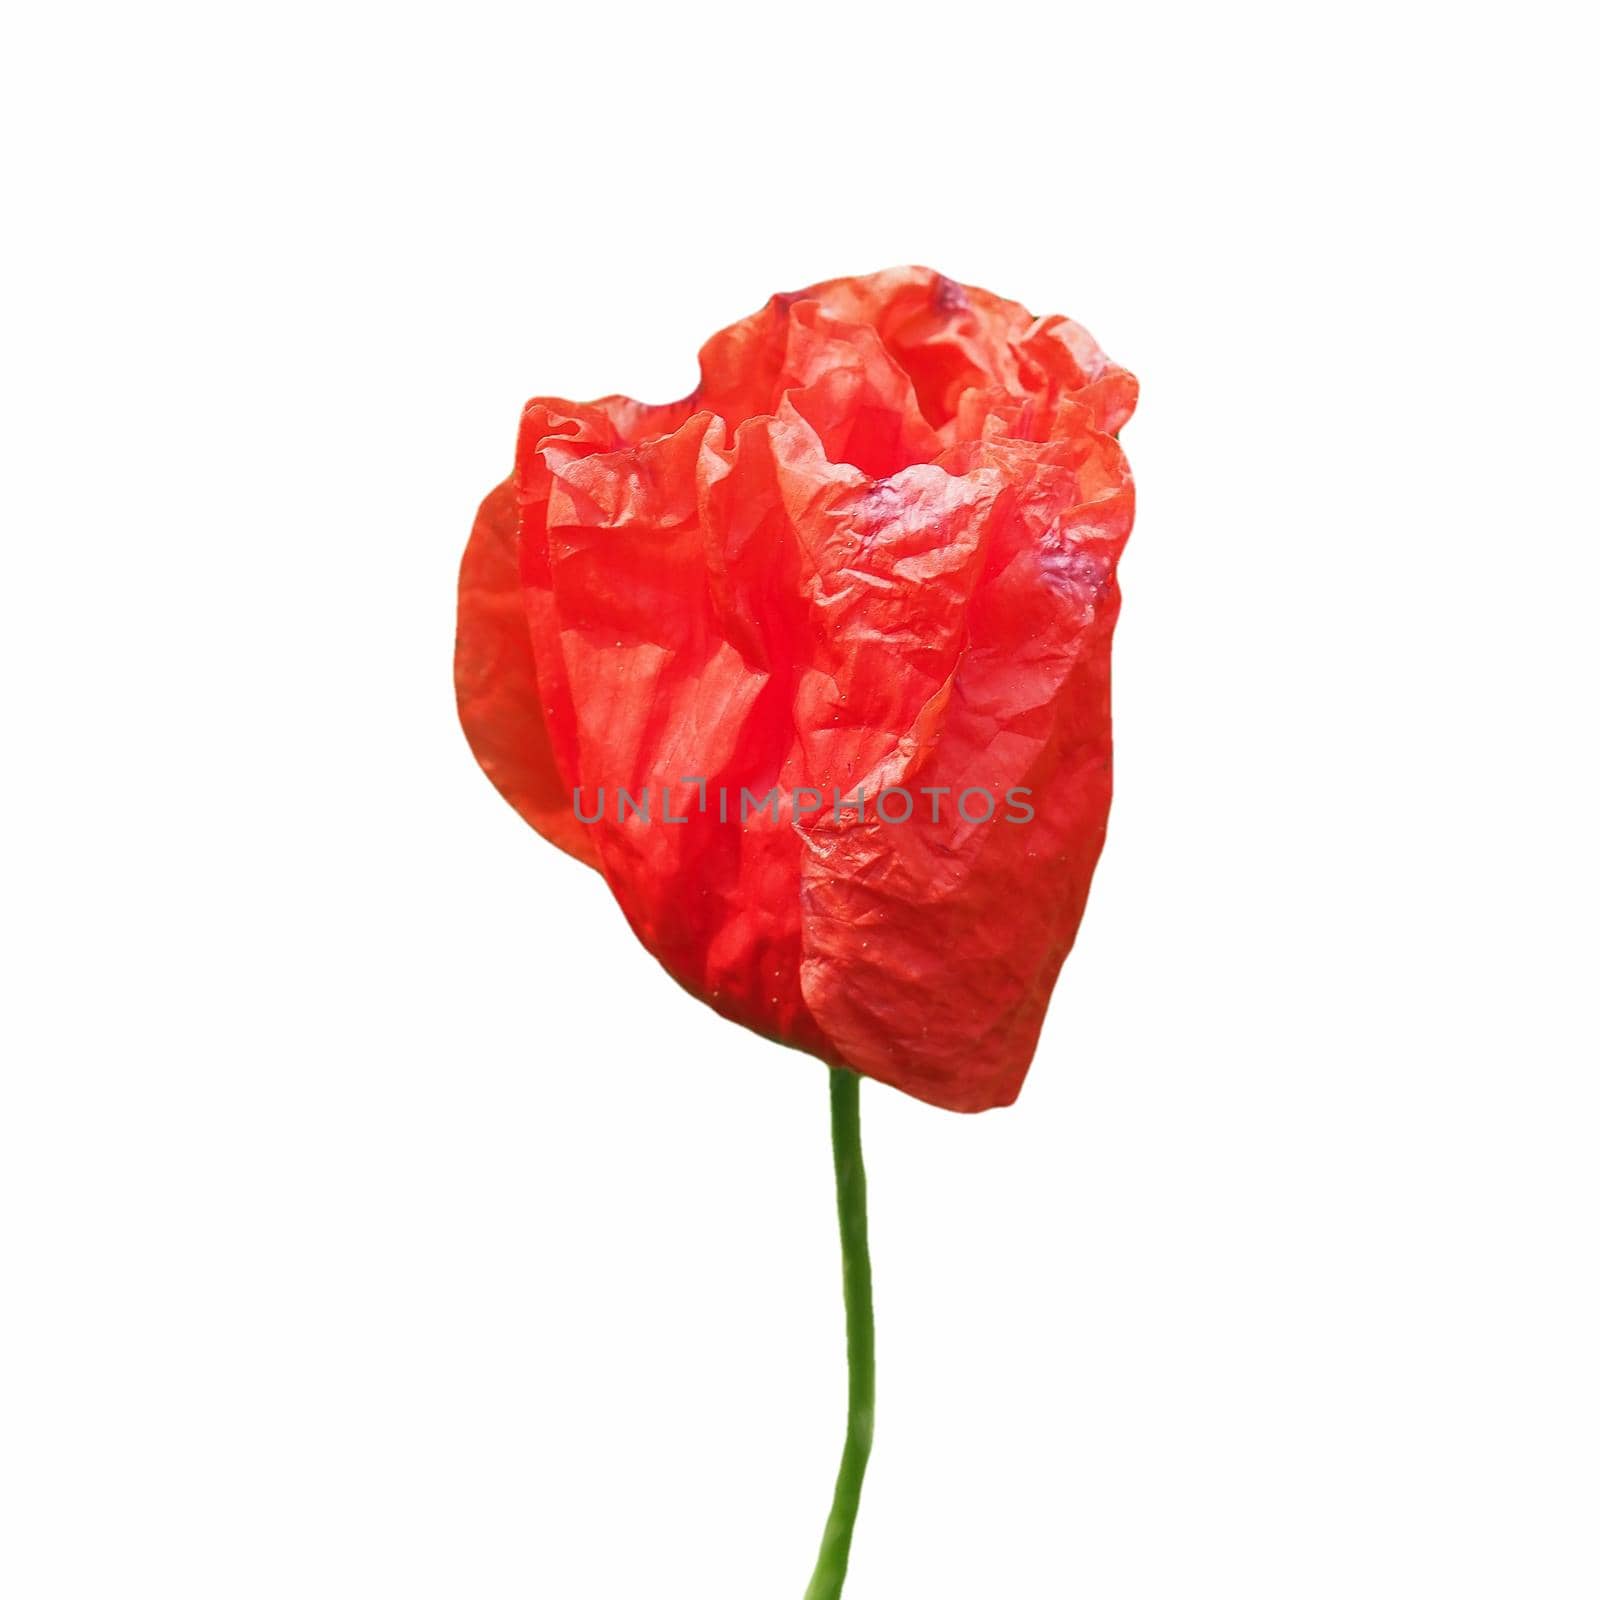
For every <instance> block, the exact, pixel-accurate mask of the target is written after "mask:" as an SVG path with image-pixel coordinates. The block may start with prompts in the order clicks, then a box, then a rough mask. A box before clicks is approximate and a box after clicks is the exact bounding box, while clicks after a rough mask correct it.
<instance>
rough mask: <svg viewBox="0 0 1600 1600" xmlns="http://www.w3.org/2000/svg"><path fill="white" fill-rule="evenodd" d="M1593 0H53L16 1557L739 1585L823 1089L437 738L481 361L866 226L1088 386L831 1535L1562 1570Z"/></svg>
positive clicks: (927, 1599)
mask: <svg viewBox="0 0 1600 1600" xmlns="http://www.w3.org/2000/svg"><path fill="white" fill-rule="evenodd" d="M1576 20H1577V12H1576V8H1561V7H1556V6H1552V5H1540V4H1533V5H1521V6H1517V7H1505V8H1491V7H1476V6H1466V7H1460V6H1450V7H1447V6H1442V5H1441V6H1437V7H1433V6H1421V5H1416V4H1412V5H1399V6H1383V7H1363V6H1341V7H1336V8H1330V9H1327V10H1326V11H1310V10H1306V9H1303V8H1296V7H1284V6H1266V5H1262V6H1247V7H1239V6H1224V7H1221V8H1220V9H1219V8H1216V7H1189V8H1178V7H1172V8H1170V9H1169V8H1159V7H1158V8H1149V7H1141V6H1130V5H1121V4H1118V5H1112V4H1103V5H1099V6H1095V7H1092V8H1069V9H1059V10H1058V9H1053V8H1041V9H1038V10H1031V9H1024V8H1021V7H1009V6H1006V5H999V4H991V5H986V6H982V7H962V8H959V9H950V10H939V9H933V8H925V7H912V6H903V7H896V8H894V9H893V10H892V11H890V10H884V9H874V8H872V7H869V6H864V5H860V4H854V5H849V6H842V7H828V6H808V7H805V8H801V9H799V10H796V9H795V8H792V7H785V8H781V9H772V10H766V9H762V8H759V7H749V6H740V7H734V6H729V7H727V8H725V9H718V10H712V9H710V8H704V7H688V8H682V7H677V6H663V7H657V8H654V9H652V10H650V11H648V12H640V13H632V12H629V11H628V10H627V9H625V8H618V7H615V6H612V7H604V8H600V7H580V6H576V5H574V6H566V7H562V8H560V9H559V10H554V11H550V12H548V13H544V14H541V12H540V9H539V8H538V7H536V6H529V5H524V6H519V7H505V8H503V9H494V8H478V7H470V6H469V7H454V8H435V9H434V10H432V11H428V12H425V11H422V10H419V9H416V8H408V7H404V6H400V7H395V6H388V7H381V8H380V7H370V8H366V7H353V6H348V5H333V6H331V7H330V6H319V7H303V6H294V5H290V6H287V7H284V6H272V7H256V8H235V7H217V6H205V7H202V6H198V5H196V6H191V7H173V6H170V5H166V6H164V5H157V6H154V7H151V6H136V7H126V8H112V7H110V6H80V7H71V6H68V7H64V8H62V7H34V8H31V9H30V10H29V11H27V12H26V13H24V14H23V15H21V16H20V17H19V18H18V19H17V20H15V21H14V22H13V23H12V24H11V39H10V43H9V44H8V46H7V49H6V52H5V55H6V61H5V66H4V68H3V72H4V78H5V82H4V85H3V86H0V87H3V90H4V92H3V94H0V107H3V110H0V115H3V117H4V118H5V121H6V124H7V127H6V130H5V148H6V152H7V154H6V163H7V168H8V175H7V180H6V196H7V198H6V202H5V204H6V210H7V212H8V213H9V216H10V220H11V222H12V223H13V227H12V228H11V230H10V231H11V243H10V245H9V247H8V254H7V258H6V261H5V266H4V271H5V273H6V275H7V277H8V279H9V280H10V281H9V286H8V288H7V289H6V292H5V296H4V317H5V324H6V328H5V350H6V355H5V362H4V364H5V367H6V369H7V370H6V376H5V385H6V398H5V402H4V403H5V415H4V419H3V425H4V436H5V441H6V455H7V458H8V466H7V469H6V489H5V494H6V514H5V533H6V546H5V559H6V566H7V569H8V573H7V578H6V581H5V584H4V594H3V600H0V605H3V608H4V610H3V617H0V650H3V651H4V658H5V659H4V683H5V691H6V707H7V709H6V712H5V716H6V740H5V746H6V753H7V755H8V757H9V758H10V759H9V760H8V761H7V766H8V768H9V776H8V777H7V779H6V783H5V791H4V803H5V806H6V811H7V821H6V827H5V849H6V856H7V860H6V865H5V869H4V915H5V920H6V923H7V928H8V936H9V939H10V941H11V942H10V954H9V956H8V958H7V962H6V969H5V976H6V987H7V989H8V991H9V992H10V995H11V998H10V1000H9V1002H8V1004H7V1007H6V1013H5V1029H6V1032H7V1034H8V1035H9V1036H10V1038H9V1044H8V1047H7V1050H6V1060H5V1066H4V1074H5V1076H4V1091H3V1094H4V1100H3V1105H0V1239H3V1244H0V1295H3V1297H4V1312H3V1317H0V1346H3V1351H0V1474H3V1483H0V1592H4V1593H5V1594H6V1595H7V1596H8V1600H46V1597H58V1596H61V1597H72V1600H122V1597H124V1596H144V1595H151V1596H161V1597H163V1600H191V1597H193V1600H201V1597H204V1600H219V1597H220V1600H247V1597H257V1596H259V1597H270V1600H284V1597H288V1596H294V1597H296V1600H363V1597H369V1596H370V1597H373V1600H380V1597H381V1600H413V1597H415V1600H446V1597H448V1600H458V1597H470V1600H502V1597H504V1600H509V1597H527V1596H536V1597H541V1600H542V1597H550V1600H588V1597H591V1596H593V1597H601V1600H639V1597H644V1596H651V1597H655V1596H665V1597H679V1596H682V1597H685V1600H766V1597H768V1596H772V1597H783V1596H791V1597H792V1596H798V1594H799V1593H800V1591H801V1589H802V1588H803V1586H804V1581H805V1575H806V1574H807V1572H808V1571H809V1569H810V1563H811V1560H812V1556H813V1554H814V1549H815V1542H816V1539H817V1536H818V1534H819V1532H820V1529H821V1523H822V1517H823V1513H824V1510H825V1507H826V1503H827V1499H828V1495H829V1492H830V1489H831V1483H832V1474H833V1468H834V1463H835V1456H836V1451H837V1448H838V1444H839V1440H840V1437H841V1434H842V1423H843V1360H842V1326H841V1313H840V1307H839V1298H838V1287H837V1277H836V1273H837V1266H836V1257H835V1236H834V1231H833V1218H832V1215H831V1207H832V1195H831V1171H830V1166H829V1157H828V1150H827V1117H826V1099H827V1096H826V1086H825V1080H824V1076H823V1073H822V1071H821V1069H820V1068H819V1067H818V1066H817V1065H816V1064H815V1063H814V1062H812V1061H810V1060H809V1059H808V1058H806V1057H802V1056H799V1055H795V1054H792V1053H789V1052H786V1051H784V1050H782V1049H779V1048H777V1047H775V1046H772V1045H769V1044H766V1043H764V1042H762V1041H760V1040H758V1039H756V1038H754V1037H753V1036H749V1035H746V1034H744V1033H742V1032H741V1031H740V1030H738V1029H736V1028H734V1027H732V1026H730V1025H728V1024H726V1023H724V1022H722V1021H720V1020H718V1019H717V1018H715V1017H714V1016H713V1015H712V1014H711V1013H710V1012H708V1011H706V1010H704V1009H703V1008H701V1007H699V1006H697V1005H696V1004H695V1003H694V1002H693V1001H692V1000H690V999H689V998H688V997H687V996H686V995H684V994H683V993H682V992H681V991H679V990H678V989H677V988H676V987H675V986H674V985H673V984H672V983H671V982H670V981H669V980H668V979H667V978H666V977H665V976H664V975H663V974H662V973H661V972H660V970H659V969H658V968H657V967H656V966H655V965H654V963H653V962H652V961H651V959H650V958H649V957H648V956H647V955H646V954H645V953H644V952H643V951H642V950H641V949H640V948H638V947H637V946H636V945H635V944H634V942H633V941H632V939H631V937H630V935H629V934H628V932H627V930H626V928H625V926H624V924H623V921H622V918H621V915H620V913H619V912H618V911H617V910H616V909H615V907H614V906H613V904H612V903H611V901H610V899H609V896H608V895H607V893H606V891H605V889H604V886H603V885H602V883H601V882H600V880H599V879H598V878H597V877H595V876H593V875H592V874H590V873H588V872H587V871H586V870H585V869H583V868H581V867H579V866H577V865H576V864H575V863H573V862H572V861H570V860H568V859H566V858H565V857H563V856H561V855H559V854H558V853H557V852H556V851H554V850H553V849H551V848H550V847H548V846H547V845H545V844H544V843H543V842H542V841H540V840H539V839H538V838H537V837H536V836H535V835H534V834H532V833H531V832H530V831H529V830H528V829H526V828H525V827H524V826H523V825H522V824H521V823H520V822H519V821H518V819H517V818H516V817H515V815H514V814H513V813H512V812H511V811H510V810H509V809H508V808H507V807H506V806H505V805H504V804H503V803H502V802H501V801H500V799H499V798H498V797H497V796H496V795H495V793H494V792H493V790H492V789H491V788H490V786H489V785H488V783H487V782H485V780H484V779H483V778H482V776H481V775H480V773H479V772H478V770H477V768H476V767H475V766H474V764H473V762H472V760H471V758H470V756H469V755H468V752H467V750H466V747H465V744H464V742H463V740H462V738H461V736H460V734H459V731H458V729H457V727H456V723H455V716H454V705H453V699H452V689H451V678H450V655H451V640H452V630H453V626H454V581H455V568H456V563H457V561H458V559H459V555H460V550H461V547H462V544H463V543H464V540H465V537H466V532H467V528H468V525H469V522H470V520H471V516H472V513H473V510H474V507H475V505H476V502H477V500H478V498H479V496H480V495H481V494H482V493H483V492H485V491H486V490H487V489H488V488H489V487H490V486H491V485H492V484H493V483H494V482H495V481H496V480H497V479H498V478H499V477H501V476H502V475H503V474H504V472H505V471H506V469H507V468H508V466H509V462H510V456H511V447H512V442H513V437H514V432H515V425H516V420H517V413H518V408H519V406H520V404H521V402H522V401H523V400H524V399H525V398H526V397H527V396H528V395H530V394H532V393H536V392H539V393H549V392H555V393H566V394H570V395H573V396H575V397H579V398H587V397H590V396H593V395H596V394H600V393H604V392H608V391H612V390H624V391H627V392H631V393H634V394H636V395H639V396H641V397H643V398H648V399H653V400H660V399H667V398H670V397H672V396H674V395H676V394H679V393H682V392H683V391H685V390H686V389H688V388H689V387H690V386H691V385H692V383H693V381H694V376H695V369H694V353H695V350H696V348H697V346H698V344H699V342H700V340H701V339H702V338H703V337H704V336H705V335H707V334H708V333H710V332H711V331H712V330H713V329H715V328H717V327H719V326H721V325H722V324H724V323H725V322H728V321H731V320H732V319H733V318H735V317H737V316H739V315H742V314H744V313H745V312H747V311H750V310H753V309H754V308H755V307H756V306H758V305H759V304H760V303H761V301H762V300H764V299H765V297H766V296H767V295H768V294H769V293H770V292H772V291H774V290H776V289H788V288H795V287H798V286H800V285H802V284H805V283H807V282H810V281H812V280H814V279H817V278H820V277H824V276H829V275H833V274H837V273H843V272H854V271H866V270H871V269H874V268H877V267H880V266H887V265H891V264H896V263H900V262H906V261H916V262H923V263H927V264H931V265H934V266H937V267H938V268H940V269H941V270H943V271H944V272H946V273H948V274H950V275H951V276H953V277H956V278H959V279H963V280H966V281H968V282H975V283H979V284H982V285H984V286H986V287H988V288H992V289H994V290H996V291H998V292H1000V293H1002V294H1005V295H1008V296H1012V297H1014V298H1017V299H1020V300H1022V301H1024V302H1025V303H1026V304H1028V305H1029V306H1031V307H1032V308H1033V309H1034V310H1035V311H1038V312H1051V311H1063V312H1066V313H1068V314H1069V315H1072V316H1074V317H1077V318H1078V319H1080V320H1081V321H1083V322H1084V323H1086V324H1087V325H1088V326H1089V327H1090V329H1091V330H1092V331H1093V332H1094V333H1095V334H1096V336H1097V337H1098V338H1099V339H1100V340H1101V342H1102V343H1103V344H1104V345H1105V346H1106V348H1107V349H1108V350H1109V351H1110V353H1111V354H1112V355H1113V356H1114V357H1115V358H1116V359H1117V360H1119V361H1121V362H1122V363H1124V364H1125V365H1127V366H1129V367H1130V368H1132V369H1133V370H1134V371H1135V372H1137V373H1138V374H1139V376H1140V378H1141V379H1142V380H1143V383H1144V399H1143V402H1142V405H1141V408H1140V412H1139V414H1138V416H1137V417H1136V419H1135V420H1134V422H1133V423H1132V425H1131V426H1130V427H1129V428H1128V429H1127V430H1126V432H1125V433H1124V436H1123V439H1124V443H1125V445H1126V447H1127V449H1128V452H1129V455H1130V457H1131V459H1132V462H1133V465H1134V470H1135V473H1136V475H1137V477H1138V482H1139V490H1140V507H1139V519H1138V524H1137V527H1136V530H1135V534H1134V538H1133V542H1132V544H1131V546H1130V548H1129V553H1128V556H1127V560H1126V563H1125V566H1124V571H1123V577H1124V586H1125V595H1126V600H1125V610H1124V620H1123V623H1122V627H1121V631H1120V633H1119V635H1118V639H1117V683H1116V711H1117V739H1118V751H1117V759H1118V797H1117V801H1116V805H1115V808H1114V812H1113V816H1112V826H1111V835H1110V841H1109V845H1108V848H1107V850H1106V853H1105V857H1104V860H1103V864H1102V866H1101V869H1100V875H1099V878H1098V880H1097V882H1096V885H1095V890H1094V894H1093V896H1092V898H1091V902H1090V907H1089V914H1088V917H1087V919H1086V921H1085V924H1084V928H1083V932H1082V936H1081V939H1080V942H1079V946H1078V949H1077V951H1076V952H1075V953H1074V954H1073V956H1072V958H1071V960H1070V962H1069V963H1068V966H1067V968H1066V971H1065V973H1064V975H1063V979H1062V982H1061V985H1060V987H1059V989H1058V991H1057V996H1056V1000H1055V1004H1054V1007H1053V1010H1052V1013H1051V1016H1050V1019H1049V1022H1048V1024H1047V1027H1046V1030H1045V1034H1044V1038H1043V1042H1042V1045H1041V1047H1040V1051H1039V1055H1038V1058H1037V1060H1036V1062H1035V1065H1034V1069H1033V1073H1032V1076H1031V1078H1030V1080H1029V1083H1028V1085H1027V1088H1026V1089H1025V1091H1024V1094H1023V1097H1022V1100H1021V1102H1020V1103H1019V1105H1018V1106H1016V1107H1015V1108H1014V1109H1012V1110H1009V1111H1005V1112H998V1113H992V1114H989V1115H986V1116H982V1117H979V1118H962V1117H957V1116H952V1115H949V1114H945V1113H940V1112H937V1111H933V1110H931V1109H929V1108H927V1107H925V1106H922V1105H919V1104H916V1103H913V1102H912V1101H910V1100H908V1099H906V1098H903V1097H901V1096H898V1095H896V1094H895V1093H893V1092H891V1091H888V1090H882V1089H879V1088H876V1087H874V1086H868V1089H867V1092H866V1094H865V1097H864V1099H865V1109H864V1115H865V1122H866V1137H867V1142H868V1153H869V1165H870V1172H871V1181H872V1202H873V1229H874V1243H875V1247H876V1255H877V1270H878V1286H879V1302H878V1314H879V1338H880V1359H881V1384H880V1394H881V1399H880V1410H879V1435H878V1437H879V1445H878V1449H877V1453H876V1455H875V1457H874V1460H873V1463H872V1470H871V1474H870V1477H869V1480H868V1486H867V1495H866V1502H865V1507H864V1510H863V1514H862V1520H861V1526H860V1533H859V1538H858V1544H857V1558H856V1565H855V1569H854V1573H853V1577H852V1581H851V1585H850V1589H849V1595H850V1600H1057V1597H1061V1600H1068V1597H1070V1600H1188V1597H1190V1596H1211V1595H1216V1596H1225V1597H1227V1600H1285V1597H1288V1600H1315V1597H1323V1596H1327V1597H1337V1600H1348V1597H1352V1596H1361V1597H1363V1600H1416V1597H1432V1596H1439V1597H1448V1600H1467V1597H1484V1600H1489V1597H1493V1600H1501V1597H1504V1600H1524V1597H1530V1596H1531V1597H1537V1600H1579V1597H1582V1600H1592V1597H1593V1596H1594V1595H1595V1594H1596V1593H1597V1592H1600V1524H1597V1520H1596V1497H1597V1494H1600V1380H1597V1360H1596V1352H1597V1351H1600V1301H1597V1291H1596V1242H1597V1241H1596V1223H1597V1219H1600V1192H1597V1191H1600V1180H1597V1172H1596V1138H1597V1133H1600V1128H1597V1122H1600V1116H1597V1113H1600V1087H1597V1081H1596V1076H1595V1068H1596V1050H1595V1036H1594V1026H1593V1024H1594V983H1595V976H1594V975H1595V958H1596V948H1595V938H1594V917H1595V909H1594V908H1595V895H1596V875H1595V865H1596V861H1595V850H1594V845H1593V833H1594V819H1595V816H1596V814H1597V810H1600V808H1597V805H1596V800H1597V796H1596V793H1595V783H1594V771H1593V764H1592V763H1593V743H1594V718H1593V689H1594V678H1593V666H1594V663H1593V658H1592V651H1591V643H1592V634H1593V629H1594V610H1595V579H1596V556H1595V538H1596V518H1595V489H1594V470H1593V460H1594V452H1595V437H1596V417H1595V407H1594V405H1593V391H1594V374H1595V371H1596V362H1597V350H1596V339H1595V333H1596V327H1595V315H1594V304H1595V297H1594V290H1593V284H1594V281H1595V276H1596V262H1595V260H1594V257H1593V254H1592V253H1591V252H1590V250H1589V247H1588V240H1587V239H1586V237H1585V234H1584V225H1585V224H1586V222H1587V220H1588V219H1589V216H1590V215H1591V214H1592V194H1593V191H1592V184H1591V180H1592V171H1591V170H1590V169H1589V167H1588V165H1587V160H1586V158H1583V157H1582V151H1583V147H1584V144H1585V142H1586V140H1588V139H1589V138H1592V135H1593V131H1594V130H1593V128H1592V126H1589V125H1587V124H1588V122H1589V119H1588V116H1587V107H1586V102H1588V101H1590V100H1591V98H1592V85H1591V83H1590V81H1589V79H1590V71H1589V66H1590V58H1589V57H1588V55H1587V53H1586V52H1585V51H1583V50H1580V48H1579V45H1578V40H1577V38H1576V37H1575V24H1576Z"/></svg>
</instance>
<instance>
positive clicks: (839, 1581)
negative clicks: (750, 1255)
mask: <svg viewBox="0 0 1600 1600" xmlns="http://www.w3.org/2000/svg"><path fill="white" fill-rule="evenodd" d="M829 1077H830V1079H831V1080H832V1081H831V1083H830V1086H829V1092H830V1095H831V1097H832V1101H833V1177H834V1187H835V1189H836V1190H837V1192H838V1197H839V1243H840V1246H841V1247H842V1250H843V1253H844V1326H845V1344H846V1348H847V1350H848V1352H849V1358H850V1419H849V1424H848V1426H847V1428H846V1430H845V1436H844V1456H843V1458H842V1459H841V1460H840V1462H839V1481H838V1482H837V1483H836V1484H835V1485H834V1490H833V1509H832V1510H831V1511H829V1513H828V1525H827V1527H826V1528H824V1529H823V1531H822V1550H821V1552H820V1554H819V1555H818V1556H817V1569H816V1571H815V1572H813V1573H812V1575H811V1583H810V1586H809V1587H808V1588H807V1590H806V1597H805V1600H838V1597H839V1595H840V1594H841V1593H842V1592H843V1590H844V1577H845V1572H846V1571H847V1570H848V1568H849V1565H850V1539H851V1536H852V1535H853V1534H854V1533H855V1528H856V1512H857V1510H858V1509H859V1508H860V1505H861V1482H862V1479H864V1478H865V1477H866V1475H867V1457H868V1456H869V1455H870V1454H871V1453H872V1413H873V1405H874V1394H875V1389H876V1374H875V1366H874V1359H873V1335H872V1258H871V1256H870V1255H868V1253H867V1172H866V1168H865V1167H864V1166H863V1165H862V1162H861V1079H860V1078H858V1077H857V1076H856V1075H855V1073H853V1072H842V1071H839V1070H838V1069H831V1070H830V1072H829Z"/></svg>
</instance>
